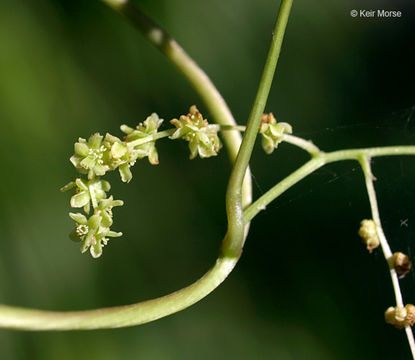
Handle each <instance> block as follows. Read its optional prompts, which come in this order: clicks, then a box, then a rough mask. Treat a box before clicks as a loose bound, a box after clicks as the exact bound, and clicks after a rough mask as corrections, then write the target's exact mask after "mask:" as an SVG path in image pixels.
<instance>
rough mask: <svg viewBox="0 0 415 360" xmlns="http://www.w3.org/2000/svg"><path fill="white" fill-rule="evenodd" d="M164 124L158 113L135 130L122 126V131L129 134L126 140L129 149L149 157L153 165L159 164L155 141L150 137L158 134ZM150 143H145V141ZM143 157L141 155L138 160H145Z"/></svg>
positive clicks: (153, 114)
mask: <svg viewBox="0 0 415 360" xmlns="http://www.w3.org/2000/svg"><path fill="white" fill-rule="evenodd" d="M162 123H163V119H160V118H159V116H158V115H157V114H156V113H152V114H151V115H150V116H149V117H147V119H146V120H145V121H144V122H142V123H139V124H138V125H137V127H136V128H135V129H133V128H130V127H128V126H126V125H122V126H121V131H122V132H124V133H125V134H127V136H126V137H125V138H124V140H125V142H126V143H127V145H128V146H129V147H132V148H133V149H134V151H140V152H143V153H144V154H145V155H144V156H148V161H149V162H150V164H152V165H157V164H158V163H159V160H158V153H157V149H156V145H155V140H150V139H151V138H150V136H151V137H153V136H154V135H155V134H157V132H158V128H159V127H160V125H161V124H162ZM146 139H147V140H148V141H145V140H146ZM144 156H143V155H139V156H138V158H140V159H141V158H143V157H144Z"/></svg>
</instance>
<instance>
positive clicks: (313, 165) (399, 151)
mask: <svg viewBox="0 0 415 360" xmlns="http://www.w3.org/2000/svg"><path fill="white" fill-rule="evenodd" d="M304 141H305V140H304ZM398 155H415V146H386V147H374V148H366V149H350V150H338V151H333V152H329V153H325V152H322V151H320V152H319V153H318V154H316V155H315V156H314V157H313V158H312V159H311V160H309V161H308V162H307V163H305V164H304V165H303V166H301V167H300V168H299V169H297V170H296V171H294V172H293V173H291V174H290V175H289V176H287V177H286V178H285V179H284V180H282V181H280V182H279V183H278V184H276V185H275V186H273V187H272V188H271V189H269V190H268V191H267V192H266V193H265V194H263V195H262V196H261V197H260V198H258V199H257V200H256V201H254V202H253V203H252V204H251V205H250V206H248V207H247V208H246V209H245V210H244V215H243V219H244V222H246V223H249V222H250V221H251V220H252V219H253V218H254V217H255V216H256V215H257V214H258V213H259V212H260V211H261V210H264V209H265V208H266V207H267V206H268V204H269V203H271V202H272V201H274V200H275V199H276V198H277V197H278V196H280V195H281V194H282V193H283V192H285V191H286V190H288V189H289V188H290V187H291V186H293V185H294V184H296V183H298V182H299V181H301V180H302V179H304V178H305V177H307V176H308V175H310V174H311V173H313V172H314V171H316V170H317V169H319V168H320V167H322V166H323V165H325V164H329V163H332V162H337V161H344V160H357V161H359V159H360V158H361V157H362V156H369V157H378V156H398Z"/></svg>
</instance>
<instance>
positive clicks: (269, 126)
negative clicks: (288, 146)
mask: <svg viewBox="0 0 415 360" xmlns="http://www.w3.org/2000/svg"><path fill="white" fill-rule="evenodd" d="M259 133H260V134H261V135H262V148H263V149H264V151H265V152H266V153H267V154H271V153H272V152H273V151H274V149H276V148H277V147H278V144H279V143H281V142H282V139H283V135H284V134H291V133H292V127H291V125H290V124H288V123H284V122H281V123H277V120H276V119H275V117H274V115H273V113H269V114H263V115H262V121H261V126H260V128H259Z"/></svg>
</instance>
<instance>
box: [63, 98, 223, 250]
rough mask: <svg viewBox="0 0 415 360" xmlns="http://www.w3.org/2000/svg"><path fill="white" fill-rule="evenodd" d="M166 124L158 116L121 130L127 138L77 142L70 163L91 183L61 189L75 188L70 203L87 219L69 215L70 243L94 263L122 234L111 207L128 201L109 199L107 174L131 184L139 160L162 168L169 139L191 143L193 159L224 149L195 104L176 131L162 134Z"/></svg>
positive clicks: (75, 183) (79, 180) (80, 180)
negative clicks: (163, 143) (162, 145)
mask: <svg viewBox="0 0 415 360" xmlns="http://www.w3.org/2000/svg"><path fill="white" fill-rule="evenodd" d="M162 122H163V119H160V118H159V117H158V115H157V114H155V113H153V114H151V115H150V116H149V117H147V119H146V120H145V121H143V122H142V123H139V124H138V125H137V126H136V127H135V128H131V127H129V126H127V125H122V126H121V131H122V132H123V133H124V134H125V136H124V138H123V139H120V138H118V137H116V136H114V135H111V134H106V135H105V136H102V135H100V134H99V133H96V134H93V135H91V136H90V137H89V139H88V140H86V139H83V138H79V139H78V141H77V142H76V143H75V146H74V155H73V156H72V157H71V158H70V161H71V163H72V164H73V165H74V166H75V168H76V169H77V170H78V172H79V173H81V174H86V175H87V178H86V179H83V178H77V179H76V180H75V181H72V182H70V183H69V184H67V185H65V186H64V187H63V188H62V189H61V190H62V191H67V190H70V189H74V190H75V194H74V195H73V196H72V197H71V200H70V204H71V206H72V207H73V208H76V209H79V208H82V209H83V211H84V214H82V213H80V212H76V213H74V212H71V213H69V216H70V217H71V218H72V219H73V220H74V221H75V223H76V225H75V229H74V230H73V231H72V233H71V234H70V238H71V239H72V240H73V241H76V242H80V243H81V252H82V253H84V252H86V251H87V250H88V249H89V251H90V253H91V255H92V256H93V257H94V258H97V257H100V256H101V254H102V248H103V247H104V245H106V244H107V243H108V239H109V238H111V237H119V236H121V235H122V234H121V233H120V232H115V231H112V230H111V226H112V224H113V214H112V208H113V207H115V206H122V205H123V202H122V201H121V200H114V199H113V197H112V196H108V192H109V190H110V189H111V185H110V184H109V182H108V181H105V180H102V179H101V177H102V176H104V175H105V174H106V173H107V172H109V171H113V170H116V169H118V171H119V173H120V176H121V180H122V181H123V182H127V183H128V182H130V181H131V179H132V177H133V175H132V172H131V169H130V168H131V166H133V165H134V164H135V163H136V161H137V160H139V159H143V158H145V157H147V158H148V160H149V162H150V164H152V165H157V164H158V163H159V158H158V153H157V149H156V145H155V142H156V140H157V139H160V138H163V137H167V136H170V135H171V136H170V138H171V139H179V138H181V139H184V140H187V141H189V148H190V153H191V155H190V158H191V159H193V158H195V157H196V156H197V155H199V156H200V157H201V158H206V157H210V156H214V155H217V152H218V151H219V149H220V147H221V143H220V140H219V137H218V134H217V133H218V130H219V127H218V126H217V125H209V124H208V122H207V120H206V119H204V118H203V116H202V114H201V113H200V112H199V111H198V110H197V108H196V106H195V105H193V106H192V107H191V108H190V112H189V114H187V115H186V116H184V115H183V116H181V117H180V119H173V120H171V123H172V124H173V125H175V128H173V129H170V130H166V131H163V132H161V133H160V132H158V129H159V127H160V125H161V124H162ZM91 210H92V211H91Z"/></svg>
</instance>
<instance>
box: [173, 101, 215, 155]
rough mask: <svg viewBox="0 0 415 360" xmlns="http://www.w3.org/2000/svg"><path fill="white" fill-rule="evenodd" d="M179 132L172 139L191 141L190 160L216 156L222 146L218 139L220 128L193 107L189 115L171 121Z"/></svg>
mask: <svg viewBox="0 0 415 360" xmlns="http://www.w3.org/2000/svg"><path fill="white" fill-rule="evenodd" d="M170 123H171V124H173V125H174V126H175V127H176V128H177V130H176V131H175V132H174V133H173V135H171V136H170V139H179V138H181V139H184V140H186V141H189V149H190V159H194V158H195V157H196V156H197V155H199V156H200V157H201V158H207V157H211V156H216V155H217V154H218V151H219V149H220V148H221V146H222V144H221V142H220V140H219V137H218V130H219V127H218V126H217V125H211V124H209V123H208V121H207V120H206V119H203V116H202V114H201V113H200V112H199V110H198V109H197V107H196V105H193V106H191V107H190V109H189V113H188V114H187V115H182V116H180V118H179V119H173V120H170Z"/></svg>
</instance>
